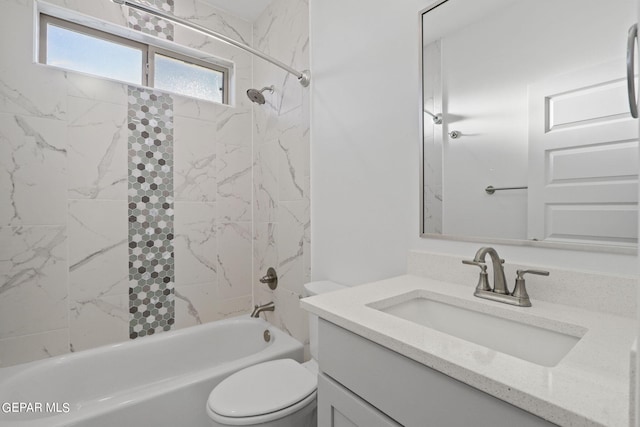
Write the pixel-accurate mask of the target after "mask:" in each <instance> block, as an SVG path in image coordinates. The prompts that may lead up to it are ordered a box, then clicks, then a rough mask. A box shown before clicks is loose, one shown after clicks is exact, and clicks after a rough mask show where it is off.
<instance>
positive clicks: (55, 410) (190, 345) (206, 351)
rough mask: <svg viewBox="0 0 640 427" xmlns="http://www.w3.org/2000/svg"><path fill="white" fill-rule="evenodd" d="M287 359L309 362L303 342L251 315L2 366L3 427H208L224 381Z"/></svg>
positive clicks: (0, 409) (0, 416)
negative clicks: (210, 400) (210, 405)
mask: <svg viewBox="0 0 640 427" xmlns="http://www.w3.org/2000/svg"><path fill="white" fill-rule="evenodd" d="M265 330H269V332H270V334H271V340H270V341H269V342H266V341H265V339H264V338H263V334H264V331H265ZM282 358H292V359H295V360H298V361H302V358H303V347H302V344H300V343H299V342H298V341H296V340H294V339H293V338H291V337H290V336H288V335H287V334H285V333H284V332H282V331H280V330H279V329H277V328H275V327H273V326H272V325H270V324H269V323H267V322H265V321H264V320H262V319H252V318H250V317H249V316H247V315H245V316H241V317H235V318H231V319H226V320H221V321H217V322H213V323H209V324H205V325H200V326H194V327H191V328H186V329H182V330H178V331H172V332H165V333H162V334H158V335H154V336H150V337H145V338H141V339H137V340H134V341H129V342H125V343H121V344H116V345H111V346H105V347H100V348H96V349H91V350H86V351H81V352H78V353H73V354H68V355H63V356H57V357H53V358H51V359H46V360H40V361H36V362H31V363H27V364H23V365H17V366H12V367H8V368H2V369H0V405H2V406H0V426H2V427H5V426H15V427H21V426H24V427H40V426H43V427H44V426H46V427H62V426H91V427H102V426H104V427H113V426H119V427H127V426H132V425H139V426H160V427H162V426H167V427H175V426H185V427H191V426H194V427H197V426H206V425H207V423H208V417H207V414H206V410H205V404H206V400H207V397H208V396H209V393H210V392H211V390H212V389H213V388H214V387H215V386H216V385H217V384H218V383H219V382H220V381H222V380H223V379H224V378H226V377H227V376H229V375H230V374H232V373H234V372H236V371H238V370H240V369H243V368H245V367H247V366H250V365H253V364H256V363H260V362H263V361H266V360H272V359H282Z"/></svg>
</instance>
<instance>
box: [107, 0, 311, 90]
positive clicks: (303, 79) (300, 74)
mask: <svg viewBox="0 0 640 427" xmlns="http://www.w3.org/2000/svg"><path fill="white" fill-rule="evenodd" d="M111 1H113V2H114V3H117V4H119V5H123V6H128V7H130V8H133V9H137V10H140V11H142V12H145V13H148V14H150V15H154V16H157V17H159V18H162V19H166V20H167V21H171V22H173V23H175V24H179V25H182V26H183V27H187V28H190V29H192V30H195V31H198V32H199V33H202V34H205V35H207V36H211V37H213V38H215V39H218V40H220V41H222V42H225V43H227V44H230V45H232V46H235V47H237V48H240V49H242V50H245V51H247V52H249V53H251V54H253V55H256V56H258V57H260V58H262V59H264V60H265V61H267V62H270V63H272V64H273V65H275V66H277V67H280V68H282V69H283V70H285V71H286V72H288V73H289V74H293V75H294V76H296V77H297V78H298V81H299V82H300V84H301V85H302V86H304V87H307V86H309V81H310V80H311V75H310V73H309V70H304V71H298V70H296V69H294V68H291V67H289V66H288V65H287V64H285V63H284V62H281V61H278V60H277V59H275V58H272V57H270V56H269V55H267V54H264V53H262V52H260V51H259V50H256V49H254V48H252V47H251V46H247V45H246V44H244V43H240V42H238V41H236V40H234V39H232V38H231V37H227V36H225V35H224V34H220V33H218V32H215V31H212V30H210V29H208V28H206V27H203V26H202V25H198V24H194V23H191V22H189V21H187V20H184V19H182V18H178V17H176V16H174V15H171V14H168V13H165V12H163V11H161V10H158V9H154V8H151V7H147V6H145V5H143V4H140V3H136V2H132V1H129V0H111Z"/></svg>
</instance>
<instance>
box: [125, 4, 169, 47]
mask: <svg viewBox="0 0 640 427" xmlns="http://www.w3.org/2000/svg"><path fill="white" fill-rule="evenodd" d="M143 3H146V4H147V5H148V6H154V7H156V8H157V9H159V10H162V11H163V12H171V13H173V7H174V0H148V1H146V2H143ZM128 21H129V28H133V29H134V30H137V31H142V32H143V33H145V34H149V35H152V36H156V37H160V38H162V39H166V40H171V41H173V24H172V23H171V22H168V21H166V20H164V19H161V18H156V17H154V16H151V15H149V14H147V13H144V12H141V11H139V10H136V9H132V8H129V18H128Z"/></svg>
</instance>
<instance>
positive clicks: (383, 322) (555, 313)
mask: <svg viewBox="0 0 640 427" xmlns="http://www.w3.org/2000/svg"><path fill="white" fill-rule="evenodd" d="M408 293H413V294H414V295H420V296H423V297H426V298H429V299H434V300H438V301H441V302H444V303H449V304H452V305H457V306H460V307H465V308H468V309H471V310H474V311H480V312H486V313H491V314H492V315H494V316H498V317H502V318H506V319H513V320H516V321H518V322H521V323H525V324H529V325H533V326H538V327H543V328H545V329H551V330H555V331H558V332H564V333H568V334H570V335H576V336H579V335H582V334H584V335H583V336H582V338H581V339H580V341H579V342H578V343H577V344H576V345H575V347H573V349H571V350H570V351H569V353H568V354H567V355H566V356H565V357H564V358H563V359H562V360H561V361H560V362H559V363H558V364H557V365H556V366H553V367H545V366H540V365H537V364H534V363H531V362H528V361H525V360H522V359H519V358H517V357H514V356H510V355H508V354H504V353H500V352H497V351H495V350H491V349H489V348H487V347H484V346H481V345H479V344H474V343H472V342H469V341H465V340H462V339H460V338H457V337H454V336H451V335H448V334H445V333H442V332H439V331H437V330H435V329H431V328H428V327H426V326H422V325H419V324H417V323H414V322H411V321H408V320H404V319H401V318H399V317H395V316H392V315H390V314H387V313H385V312H383V311H380V310H378V309H376V308H372V307H370V306H369V305H374V306H376V304H379V301H381V300H388V299H390V298H391V299H396V300H397V301H398V302H400V301H404V300H406V299H408V298H407V296H406V294H408ZM532 304H533V307H528V308H523V307H515V306H510V305H507V304H503V303H498V302H494V301H488V300H484V299H480V298H476V297H474V296H473V290H472V289H470V288H469V287H468V286H461V285H457V284H452V283H448V282H443V281H439V280H434V279H429V278H424V277H418V276H412V275H404V276H398V277H394V278H391V279H388V280H383V281H380V282H374V283H369V284H365V285H360V286H355V287H352V288H348V289H345V290H341V291H337V292H331V293H327V294H322V295H318V296H314V297H309V298H305V299H303V300H301V305H302V307H303V308H304V309H306V310H308V311H310V312H312V313H314V314H317V315H318V316H319V317H321V318H323V319H325V320H328V321H330V322H332V323H334V324H336V325H338V326H341V327H343V328H345V329H347V330H349V331H351V332H354V333H356V334H358V335H360V336H362V337H364V338H367V339H369V340H371V341H373V342H375V343H377V344H380V345H382V346H384V347H387V348H389V349H391V350H393V351H395V352H397V353H400V354H402V355H404V356H406V357H409V358H411V359H413V360H415V361H417V362H419V363H421V364H423V365H425V366H428V367H430V368H433V369H436V370H437V371H440V372H442V373H444V374H446V375H448V376H450V377H452V378H455V379H457V380H459V381H461V382H463V383H465V384H468V385H470V386H473V387H475V388H477V389H479V390H482V391H484V392H486V393H488V394H490V395H492V396H495V397H497V398H499V399H502V400H504V401H506V402H509V403H511V404H512V405H514V406H517V407H519V408H522V409H524V410H526V411H529V412H531V413H533V414H536V415H538V416H539V417H541V418H544V419H546V420H548V421H551V422H553V423H556V424H559V425H562V426H589V425H593V426H607V427H614V426H624V427H628V426H629V393H630V392H629V390H630V368H629V366H630V361H629V358H630V351H631V346H632V343H633V340H634V338H635V336H636V322H635V320H634V319H631V318H628V317H618V316H615V315H611V314H606V313H600V312H593V311H587V310H584V309H581V308H576V307H572V306H566V305H559V304H553V303H549V302H545V301H536V300H532ZM497 333H499V332H498V331H497Z"/></svg>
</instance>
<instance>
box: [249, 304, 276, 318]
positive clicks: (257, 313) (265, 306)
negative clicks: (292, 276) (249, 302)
mask: <svg viewBox="0 0 640 427" xmlns="http://www.w3.org/2000/svg"><path fill="white" fill-rule="evenodd" d="M275 309H276V305H275V304H274V303H273V301H271V302H268V303H266V304H263V305H256V306H254V307H253V312H252V313H251V317H260V313H262V312H263V311H273V310H275Z"/></svg>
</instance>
